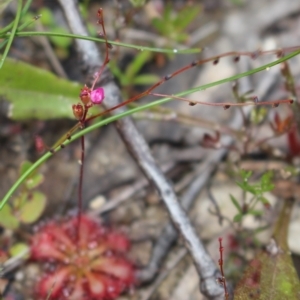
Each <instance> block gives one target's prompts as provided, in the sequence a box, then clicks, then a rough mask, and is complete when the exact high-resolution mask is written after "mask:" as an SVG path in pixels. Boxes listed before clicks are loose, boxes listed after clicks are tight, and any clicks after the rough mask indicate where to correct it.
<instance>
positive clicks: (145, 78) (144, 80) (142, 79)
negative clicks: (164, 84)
mask: <svg viewBox="0 0 300 300" xmlns="http://www.w3.org/2000/svg"><path fill="white" fill-rule="evenodd" d="M158 80H159V77H158V76H156V75H153V74H143V75H138V76H136V77H135V78H134V80H133V82H132V83H133V84H137V85H139V84H140V85H148V84H154V83H156V82H157V81H158Z"/></svg>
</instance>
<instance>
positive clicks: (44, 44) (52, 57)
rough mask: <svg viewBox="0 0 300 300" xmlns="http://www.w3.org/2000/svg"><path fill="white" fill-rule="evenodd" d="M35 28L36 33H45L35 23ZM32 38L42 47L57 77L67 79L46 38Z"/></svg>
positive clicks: (40, 25)
mask: <svg viewBox="0 0 300 300" xmlns="http://www.w3.org/2000/svg"><path fill="white" fill-rule="evenodd" d="M35 26H36V30H37V31H45V29H44V27H43V25H42V24H41V23H39V22H36V23H35ZM33 38H35V39H36V40H38V41H39V42H40V44H41V45H42V47H43V48H44V50H45V53H46V55H47V57H48V60H49V62H50V63H51V65H52V67H53V69H54V71H55V72H56V74H57V75H59V76H60V77H63V78H67V77H68V76H67V74H66V72H65V70H64V69H63V67H62V65H61V63H60V61H59V59H58V58H57V56H56V55H55V53H54V51H53V48H52V46H51V44H50V42H49V40H48V38H47V37H45V36H38V37H33Z"/></svg>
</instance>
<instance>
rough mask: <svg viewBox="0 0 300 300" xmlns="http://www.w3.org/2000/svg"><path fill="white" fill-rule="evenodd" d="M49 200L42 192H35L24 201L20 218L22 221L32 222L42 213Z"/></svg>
mask: <svg viewBox="0 0 300 300" xmlns="http://www.w3.org/2000/svg"><path fill="white" fill-rule="evenodd" d="M46 204H47V201H46V196H45V195H44V194H42V193H41V192H33V193H32V194H31V198H30V199H29V200H27V202H25V203H24V205H23V206H22V208H21V209H20V212H19V213H20V215H19V219H20V221H21V222H23V223H26V224H31V223H33V222H35V221H37V220H38V218H39V217H40V216H41V215H42V213H43V211H44V209H45V207H46Z"/></svg>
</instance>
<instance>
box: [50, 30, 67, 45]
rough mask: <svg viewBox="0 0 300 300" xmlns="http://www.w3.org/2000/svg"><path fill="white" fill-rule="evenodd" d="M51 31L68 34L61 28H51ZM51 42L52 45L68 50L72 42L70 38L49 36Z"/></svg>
mask: <svg viewBox="0 0 300 300" xmlns="http://www.w3.org/2000/svg"><path fill="white" fill-rule="evenodd" d="M51 31H53V32H56V33H62V34H63V33H68V31H67V30H66V29H65V28H63V27H52V28H51ZM50 40H51V42H53V44H54V45H56V46H58V47H61V48H68V47H69V46H70V45H71V44H72V40H71V39H70V38H66V37H60V36H51V37H50Z"/></svg>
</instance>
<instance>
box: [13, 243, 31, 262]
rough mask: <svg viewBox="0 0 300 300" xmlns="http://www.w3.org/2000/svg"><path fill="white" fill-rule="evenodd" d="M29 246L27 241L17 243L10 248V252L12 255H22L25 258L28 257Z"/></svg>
mask: <svg viewBox="0 0 300 300" xmlns="http://www.w3.org/2000/svg"><path fill="white" fill-rule="evenodd" d="M29 250H30V248H29V246H28V245H27V244H25V243H16V244H14V245H13V246H12V247H10V248H9V250H8V252H9V254H10V256H12V257H15V256H22V257H23V258H24V259H28V258H29V256H30V254H29Z"/></svg>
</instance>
